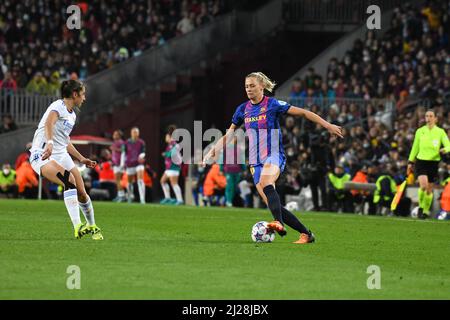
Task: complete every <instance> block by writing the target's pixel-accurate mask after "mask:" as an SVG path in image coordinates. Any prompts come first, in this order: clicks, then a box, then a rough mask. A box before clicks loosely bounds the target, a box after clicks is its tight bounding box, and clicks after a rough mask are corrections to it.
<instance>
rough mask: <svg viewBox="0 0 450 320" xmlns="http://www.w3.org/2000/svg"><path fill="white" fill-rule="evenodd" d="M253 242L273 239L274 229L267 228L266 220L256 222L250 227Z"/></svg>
mask: <svg viewBox="0 0 450 320" xmlns="http://www.w3.org/2000/svg"><path fill="white" fill-rule="evenodd" d="M252 239H253V241H254V242H272V241H273V240H274V239H275V231H273V230H270V229H268V228H267V222H266V221H260V222H257V223H256V224H255V225H254V226H253V228H252Z"/></svg>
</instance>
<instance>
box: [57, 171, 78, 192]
mask: <svg viewBox="0 0 450 320" xmlns="http://www.w3.org/2000/svg"><path fill="white" fill-rule="evenodd" d="M56 177H57V178H58V179H59V180H60V181H61V182H62V185H63V186H64V190H69V189H76V182H75V177H74V176H73V174H71V173H70V172H69V171H67V170H64V172H63V173H61V172H58V173H57V174H56Z"/></svg>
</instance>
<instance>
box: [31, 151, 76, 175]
mask: <svg viewBox="0 0 450 320" xmlns="http://www.w3.org/2000/svg"><path fill="white" fill-rule="evenodd" d="M43 152H44V149H34V150H32V151H31V155H30V164H31V167H32V168H33V170H34V171H35V172H36V173H37V174H39V175H40V174H41V168H42V166H45V165H46V164H47V163H49V162H50V160H54V161H56V162H57V163H58V164H59V165H60V166H62V167H63V168H64V169H65V170H67V171H70V170H72V169H73V168H75V163H74V162H73V160H72V158H71V157H70V155H69V153H68V152H62V153H52V155H51V156H50V158H48V159H45V160H42V153H43Z"/></svg>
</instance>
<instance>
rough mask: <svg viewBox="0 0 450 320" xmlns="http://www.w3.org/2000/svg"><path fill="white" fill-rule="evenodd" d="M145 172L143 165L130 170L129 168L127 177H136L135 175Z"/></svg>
mask: <svg viewBox="0 0 450 320" xmlns="http://www.w3.org/2000/svg"><path fill="white" fill-rule="evenodd" d="M144 170H145V167H144V165H143V164H140V165H138V166H136V167H129V168H127V175H129V176H130V175H131V176H134V175H136V173H137V172H139V171H144Z"/></svg>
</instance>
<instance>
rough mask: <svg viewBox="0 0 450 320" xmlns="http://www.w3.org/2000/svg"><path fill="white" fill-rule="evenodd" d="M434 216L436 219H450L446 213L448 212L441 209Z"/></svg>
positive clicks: (449, 215)
mask: <svg viewBox="0 0 450 320" xmlns="http://www.w3.org/2000/svg"><path fill="white" fill-rule="evenodd" d="M436 218H437V219H438V220H449V219H450V214H448V212H447V211H445V210H441V211H440V212H439V213H438V214H437V216H436Z"/></svg>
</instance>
